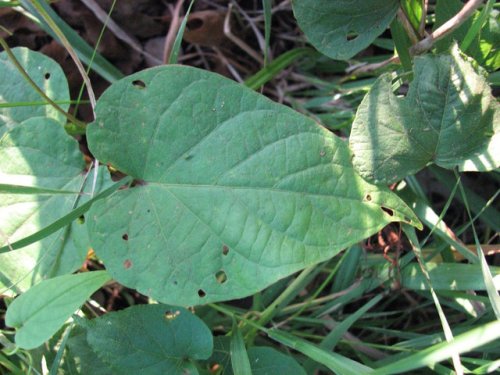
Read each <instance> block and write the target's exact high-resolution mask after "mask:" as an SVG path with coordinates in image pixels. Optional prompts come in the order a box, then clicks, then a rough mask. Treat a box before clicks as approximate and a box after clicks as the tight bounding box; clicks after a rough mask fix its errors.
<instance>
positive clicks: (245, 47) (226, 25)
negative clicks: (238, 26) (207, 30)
mask: <svg viewBox="0 0 500 375" xmlns="http://www.w3.org/2000/svg"><path fill="white" fill-rule="evenodd" d="M232 10H233V4H232V3H230V4H229V6H228V9H227V14H226V18H225V20H224V35H225V36H227V38H228V39H229V40H231V41H232V42H233V43H234V44H236V45H237V46H238V47H240V48H241V49H242V50H243V51H245V52H246V53H248V55H249V56H250V57H252V58H253V59H254V60H255V61H257V62H258V63H259V64H260V66H264V59H262V57H260V55H259V54H258V53H256V52H255V51H254V50H253V49H252V48H250V46H249V45H248V44H246V43H245V42H244V41H242V40H241V39H240V38H238V37H237V36H235V35H234V34H232V33H231V12H232Z"/></svg>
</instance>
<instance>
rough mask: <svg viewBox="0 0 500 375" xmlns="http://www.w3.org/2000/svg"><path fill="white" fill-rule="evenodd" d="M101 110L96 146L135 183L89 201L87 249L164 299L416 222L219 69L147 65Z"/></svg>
mask: <svg viewBox="0 0 500 375" xmlns="http://www.w3.org/2000/svg"><path fill="white" fill-rule="evenodd" d="M166 88H168V89H166ZM96 113H97V118H96V121H95V122H94V123H92V124H90V125H89V127H88V131H87V137H88V138H87V139H88V142H89V147H90V149H91V151H92V153H93V154H94V155H95V156H96V157H97V158H98V159H99V160H101V161H102V162H104V163H110V164H112V165H113V166H115V167H117V168H118V169H119V170H121V171H123V172H125V173H127V174H129V175H131V176H133V177H134V178H136V179H139V180H141V181H142V182H140V183H139V184H137V186H135V187H134V188H131V189H128V190H121V191H118V192H116V193H114V194H113V195H111V196H110V197H109V198H107V199H105V200H101V201H98V202H96V204H94V205H93V206H92V208H91V210H90V211H89V213H88V214H87V224H88V229H89V234H90V237H91V239H92V245H93V248H94V250H95V251H96V253H97V254H98V255H99V257H100V258H101V259H102V260H103V261H104V262H105V264H106V269H107V270H108V271H109V272H110V273H111V274H112V275H113V277H114V278H115V279H116V280H118V281H119V282H120V283H122V284H124V285H126V286H129V287H132V288H135V289H137V290H139V291H141V292H142V293H144V294H147V295H149V296H152V297H153V298H155V299H156V300H159V301H161V302H165V303H175V304H178V305H186V306H189V305H196V304H203V303H208V302H213V301H221V300H229V299H234V298H238V297H243V296H246V295H250V294H252V293H255V292H256V291H258V290H261V289H263V288H264V287H266V286H268V285H270V284H272V283H274V282H275V281H277V280H279V279H281V278H283V277H285V276H287V275H290V274H291V273H293V272H295V271H298V270H300V269H302V268H304V267H307V266H309V265H312V264H315V263H318V262H321V261H323V260H326V259H329V258H331V257H332V256H334V255H335V254H337V253H338V252H339V251H340V250H342V249H344V248H345V247H347V246H349V245H351V244H354V243H356V242H358V241H359V240H361V239H363V238H366V237H368V236H370V235H371V234H373V233H375V232H377V231H378V230H379V229H380V228H382V227H383V226H385V225H386V224H387V223H389V222H391V221H401V220H404V221H408V222H411V223H413V224H414V225H417V226H418V225H419V221H418V219H416V218H415V216H414V215H413V213H412V211H411V210H410V209H409V208H408V207H407V206H406V205H405V204H404V203H403V202H402V201H401V200H400V199H399V198H398V197H397V196H395V195H394V194H393V193H391V192H390V191H389V190H388V189H386V188H385V187H376V186H374V185H371V184H369V183H367V182H365V181H364V180H363V179H362V178H361V177H360V176H359V175H357V174H356V173H355V171H354V169H353V167H352V164H351V154H350V152H349V149H348V147H347V144H346V143H345V142H344V141H343V140H341V139H340V138H337V137H336V136H334V135H332V134H331V133H330V132H328V131H327V130H326V129H324V128H322V127H320V126H318V125H317V124H316V123H315V122H314V121H312V120H310V119H309V118H307V117H304V116H303V115H301V114H299V113H297V112H295V111H293V110H292V109H290V108H287V107H284V106H281V105H279V104H276V103H274V102H272V101H270V100H269V99H267V98H265V97H264V96H262V95H260V94H257V93H255V92H254V91H252V90H250V89H248V88H246V87H244V86H241V85H239V84H237V83H235V82H233V81H231V80H228V79H226V78H223V77H221V76H219V75H217V74H214V73H209V72H206V71H203V70H199V69H195V68H190V67H181V66H166V67H158V68H153V69H148V70H145V71H143V72H140V73H137V74H134V75H132V76H130V77H127V78H125V79H123V80H121V81H119V82H117V83H115V84H113V85H112V86H111V87H110V88H109V89H108V90H107V91H106V92H105V93H104V94H103V95H102V96H101V98H100V99H99V102H98V105H97V108H96ZM382 207H384V208H385V210H384V209H382Z"/></svg>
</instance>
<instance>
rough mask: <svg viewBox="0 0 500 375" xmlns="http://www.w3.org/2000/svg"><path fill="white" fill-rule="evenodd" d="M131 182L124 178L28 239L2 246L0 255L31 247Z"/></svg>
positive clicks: (130, 179) (128, 178) (129, 178)
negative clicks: (96, 202)
mask: <svg viewBox="0 0 500 375" xmlns="http://www.w3.org/2000/svg"><path fill="white" fill-rule="evenodd" d="M130 181H132V178H131V177H125V178H124V179H123V180H120V181H118V182H117V183H115V184H114V185H112V186H111V187H109V188H108V189H106V190H104V191H103V192H101V193H99V194H98V195H96V196H95V197H94V198H92V199H91V200H89V201H87V202H85V203H84V204H82V205H81V206H79V207H77V208H75V209H74V210H73V211H71V212H70V213H68V214H67V215H64V216H63V217H61V218H60V219H58V220H56V221H54V222H53V223H52V224H50V225H47V226H46V227H45V228H43V229H41V230H39V231H38V232H36V233H33V234H32V235H29V236H28V237H25V238H23V239H21V240H19V241H16V242H14V243H12V244H10V245H7V246H4V247H1V248H0V254H1V253H6V252H8V251H10V250H15V249H20V248H22V247H25V246H28V245H31V244H32V243H35V242H37V241H40V240H41V239H42V238H45V237H47V236H49V235H51V234H52V233H54V232H56V231H58V230H59V229H61V228H63V227H65V226H67V225H69V224H70V223H71V222H73V221H74V220H76V219H78V218H79V217H80V216H82V215H83V214H84V213H85V212H87V211H88V210H89V209H90V207H91V206H92V205H93V204H94V202H95V201H97V200H99V199H102V198H106V197H107V196H109V195H111V194H112V193H113V192H115V191H116V190H118V189H119V188H120V187H121V186H123V185H124V184H126V183H128V182H130Z"/></svg>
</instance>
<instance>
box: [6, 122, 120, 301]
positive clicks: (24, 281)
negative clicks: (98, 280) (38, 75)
mask: <svg viewBox="0 0 500 375" xmlns="http://www.w3.org/2000/svg"><path fill="white" fill-rule="evenodd" d="M91 173H92V172H91ZM111 183H112V182H111V179H110V177H109V173H108V172H107V171H106V170H105V169H103V168H101V171H100V174H99V178H98V179H97V180H96V185H95V187H94V186H93V173H92V174H90V175H89V176H88V178H86V172H85V163H84V160H83V157H82V154H81V153H80V151H79V147H78V143H77V142H76V141H75V140H74V139H72V138H71V137H69V136H68V135H67V134H66V132H65V131H64V129H63V127H62V126H61V125H60V124H59V123H57V122H55V121H54V120H52V119H49V118H43V117H38V118H33V119H29V120H26V121H24V122H22V123H21V124H18V125H17V126H15V127H14V128H11V129H9V130H7V131H6V132H5V133H4V134H3V136H2V137H1V138H0V184H3V185H2V187H1V188H0V247H2V246H5V245H8V244H9V243H14V242H15V241H17V240H20V239H22V238H24V237H26V236H28V235H31V234H33V233H35V232H37V231H38V230H40V229H42V228H45V227H46V226H47V225H49V224H51V223H53V222H54V221H56V220H57V219H59V218H60V217H62V216H64V215H65V214H67V213H69V212H70V211H71V210H72V209H73V208H75V207H76V206H79V205H81V204H83V203H84V202H86V201H88V200H89V199H90V193H91V191H92V189H93V188H94V189H95V191H99V190H101V189H103V188H105V187H107V186H108V185H110V184H111ZM9 185H14V186H15V187H16V188H15V189H11V188H10V186H9ZM19 186H21V187H28V188H34V189H33V193H31V194H30V193H29V189H28V190H26V191H23V190H22V189H20V188H19ZM44 189H46V191H44ZM68 224H69V226H67V227H66V228H63V229H61V230H59V231H58V232H56V233H54V234H52V235H50V236H48V237H46V238H43V239H41V241H39V242H36V243H34V244H32V245H30V246H27V247H24V248H22V249H19V250H14V251H10V252H7V253H2V254H0V288H1V289H0V291H1V292H2V293H6V292H7V291H5V290H3V288H10V289H11V291H9V292H8V294H16V293H19V292H22V291H25V290H26V289H28V288H29V287H30V286H31V285H33V284H36V283H37V282H39V281H40V280H42V279H44V278H48V277H53V276H56V275H62V274H65V273H70V272H73V271H74V270H76V269H77V268H79V267H80V266H81V264H82V263H83V261H84V259H85V255H86V253H87V251H88V249H89V247H90V246H89V240H88V235H87V230H86V228H85V226H84V225H82V224H81V222H74V223H73V224H71V223H68Z"/></svg>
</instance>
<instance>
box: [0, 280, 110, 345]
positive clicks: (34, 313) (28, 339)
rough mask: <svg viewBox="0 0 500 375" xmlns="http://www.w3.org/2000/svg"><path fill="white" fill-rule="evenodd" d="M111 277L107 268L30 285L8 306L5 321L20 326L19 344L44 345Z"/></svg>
mask: <svg viewBox="0 0 500 375" xmlns="http://www.w3.org/2000/svg"><path fill="white" fill-rule="evenodd" d="M109 280H110V277H109V275H108V274H107V273H106V272H105V271H95V272H85V273H78V274H75V275H63V276H58V277H55V278H53V279H50V280H45V281H42V282H41V283H40V284H38V285H35V286H34V287H32V288H30V290H28V291H27V292H26V293H24V294H22V295H20V296H19V297H18V298H16V299H15V300H14V301H13V302H12V304H11V305H10V306H9V308H8V309H7V314H6V316H5V323H6V324H7V325H8V326H10V327H14V328H16V329H17V332H16V344H17V345H18V346H19V347H21V348H24V349H33V348H36V347H37V346H39V345H41V344H43V343H44V342H45V341H46V340H48V339H49V338H50V337H51V336H52V335H53V334H54V333H56V332H57V330H58V329H59V328H60V327H61V326H62V325H63V324H64V322H65V321H66V320H67V319H68V318H69V317H70V316H71V314H73V313H74V312H75V311H76V310H77V309H78V308H79V307H80V306H81V305H83V303H84V302H85V300H86V299H87V298H89V297H90V295H91V294H92V293H93V292H95V291H96V290H97V289H98V288H100V287H101V286H102V285H103V284H104V283H105V282H107V281H109Z"/></svg>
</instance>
